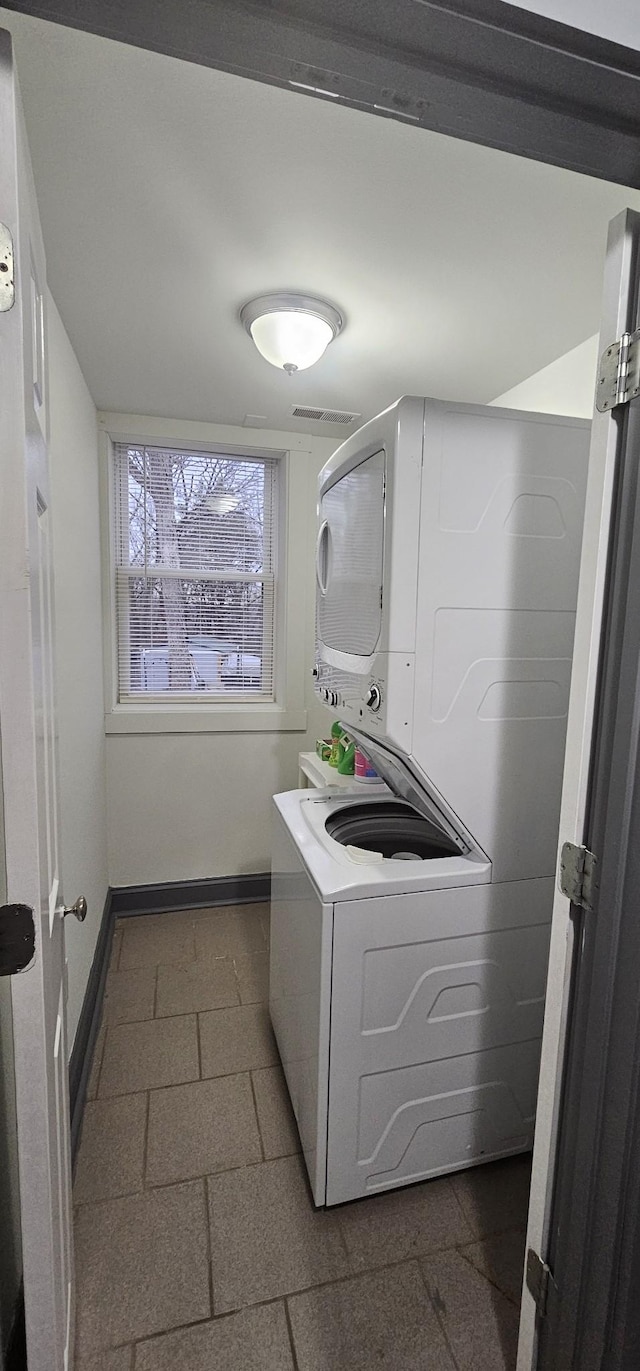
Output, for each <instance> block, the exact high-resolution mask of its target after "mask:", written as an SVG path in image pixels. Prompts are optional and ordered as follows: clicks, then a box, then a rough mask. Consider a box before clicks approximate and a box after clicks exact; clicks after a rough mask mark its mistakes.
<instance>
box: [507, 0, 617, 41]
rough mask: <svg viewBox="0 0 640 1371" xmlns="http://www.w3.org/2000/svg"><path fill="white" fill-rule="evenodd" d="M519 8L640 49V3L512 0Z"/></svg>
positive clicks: (600, 0) (589, 0) (510, 2)
mask: <svg viewBox="0 0 640 1371" xmlns="http://www.w3.org/2000/svg"><path fill="white" fill-rule="evenodd" d="M508 3H509V4H511V5H517V7H518V9H521V10H530V11H531V12H532V13H533V14H543V15H545V17H546V18H547V19H557V20H558V22H559V23H561V24H570V25H571V27H572V28H574V29H584V31H585V33H595V34H597V35H598V37H600V38H608V39H609V40H610V41H611V42H612V43H622V44H623V45H624V46H625V47H628V48H640V5H639V4H638V0H508Z"/></svg>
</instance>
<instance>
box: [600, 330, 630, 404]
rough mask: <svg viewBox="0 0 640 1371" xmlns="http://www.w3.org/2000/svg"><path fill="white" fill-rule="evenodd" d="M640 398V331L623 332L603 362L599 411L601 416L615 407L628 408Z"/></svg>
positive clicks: (605, 352) (604, 356)
mask: <svg viewBox="0 0 640 1371" xmlns="http://www.w3.org/2000/svg"><path fill="white" fill-rule="evenodd" d="M636 395H640V329H636V331H635V333H623V335H622V337H621V338H619V339H618V341H617V342H616V343H611V345H610V347H608V348H606V349H605V351H604V352H603V354H602V357H601V359H600V368H599V371H598V383H597V385H596V409H597V410H598V411H599V412H600V414H603V413H605V411H606V410H608V409H615V407H616V405H627V404H628V403H629V401H630V400H635V397H636Z"/></svg>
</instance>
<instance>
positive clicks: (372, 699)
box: [364, 685, 382, 714]
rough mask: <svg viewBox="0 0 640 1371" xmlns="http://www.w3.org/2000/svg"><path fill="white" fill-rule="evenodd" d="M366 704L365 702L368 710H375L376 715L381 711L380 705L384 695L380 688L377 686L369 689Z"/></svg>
mask: <svg viewBox="0 0 640 1371" xmlns="http://www.w3.org/2000/svg"><path fill="white" fill-rule="evenodd" d="M364 702H365V704H366V706H367V708H368V709H371V710H373V713H374V714H377V712H378V710H379V708H380V705H381V704H382V695H381V694H380V686H377V685H372V686H369V689H368V691H367V693H366V696H365V701H364Z"/></svg>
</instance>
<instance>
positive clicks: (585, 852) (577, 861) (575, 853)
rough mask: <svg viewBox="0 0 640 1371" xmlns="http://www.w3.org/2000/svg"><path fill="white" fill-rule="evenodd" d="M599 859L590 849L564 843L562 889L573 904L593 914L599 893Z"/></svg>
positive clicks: (561, 859) (561, 872)
mask: <svg viewBox="0 0 640 1371" xmlns="http://www.w3.org/2000/svg"><path fill="white" fill-rule="evenodd" d="M597 868H598V858H597V857H595V856H594V854H593V852H590V851H589V849H588V847H578V844H577V843H563V844H562V851H561V853H560V882H559V884H560V889H561V891H562V894H563V895H566V897H567V899H568V900H571V903H572V904H576V905H578V907H579V908H580V909H586V911H587V913H588V914H593V911H594V909H595V902H596V895H597V893H598V871H597Z"/></svg>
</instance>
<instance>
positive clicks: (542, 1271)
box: [525, 1247, 556, 1319]
mask: <svg viewBox="0 0 640 1371" xmlns="http://www.w3.org/2000/svg"><path fill="white" fill-rule="evenodd" d="M525 1276H526V1282H527V1290H528V1291H529V1294H530V1295H532V1296H533V1299H534V1302H535V1306H536V1311H537V1314H538V1316H539V1318H541V1319H544V1318H545V1317H546V1315H547V1312H548V1308H549V1295H550V1294H551V1292H552V1291H555V1290H556V1283H555V1281H554V1279H553V1276H552V1275H551V1267H550V1266H547V1263H546V1262H543V1260H542V1257H539V1256H538V1253H537V1252H534V1250H533V1248H532V1247H530V1248H529V1249H528V1252H527V1265H526V1268H525Z"/></svg>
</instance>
